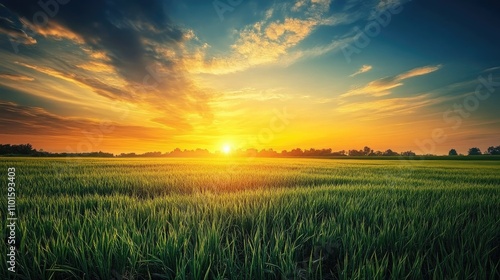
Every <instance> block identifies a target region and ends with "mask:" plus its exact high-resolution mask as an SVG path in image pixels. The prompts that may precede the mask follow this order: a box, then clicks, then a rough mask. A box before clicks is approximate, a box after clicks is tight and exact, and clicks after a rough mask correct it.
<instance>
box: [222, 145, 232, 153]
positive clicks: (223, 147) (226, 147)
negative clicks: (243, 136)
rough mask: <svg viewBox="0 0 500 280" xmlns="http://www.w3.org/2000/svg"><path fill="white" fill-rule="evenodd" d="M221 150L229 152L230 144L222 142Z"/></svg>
mask: <svg viewBox="0 0 500 280" xmlns="http://www.w3.org/2000/svg"><path fill="white" fill-rule="evenodd" d="M222 152H223V153H224V154H226V155H228V154H230V153H231V145H229V144H224V145H223V146H222Z"/></svg>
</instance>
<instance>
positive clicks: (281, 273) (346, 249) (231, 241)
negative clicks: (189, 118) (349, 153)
mask: <svg viewBox="0 0 500 280" xmlns="http://www.w3.org/2000/svg"><path fill="white" fill-rule="evenodd" d="M10 166H14V167H16V170H17V183H18V185H19V187H18V189H17V195H18V201H17V203H18V215H19V216H20V220H19V228H18V234H17V239H18V241H20V246H19V248H18V274H17V277H18V278H19V279H70V278H77V279H405V278H409V279H444V278H455V279H498V278H500V219H499V217H500V173H499V171H500V165H499V163H498V162H490V161H481V162H469V161H467V162H464V161H446V162H444V161H432V162H414V163H408V162H400V161H373V160H371V161H365V160H350V161H342V160H316V159H258V160H255V161H247V160H244V159H239V160H232V159H220V160H213V159H211V160H203V159H75V160H72V161H69V162H67V161H65V160H60V159H59V160H58V159H14V158H9V159H6V160H5V159H3V160H1V161H0V168H1V169H0V170H6V168H7V167H10ZM4 178H5V179H3V182H4V184H3V185H5V186H6V176H4ZM1 203H2V204H1V213H2V217H1V218H2V220H3V221H5V217H6V215H5V209H6V197H5V199H2V202H1ZM2 230H3V231H2V232H6V231H5V222H4V223H2ZM0 261H1V262H2V266H3V267H4V268H6V255H5V253H2V254H1V255H0ZM12 276H13V275H11V274H8V273H7V270H6V269H2V270H1V271H0V278H1V279H9V277H12Z"/></svg>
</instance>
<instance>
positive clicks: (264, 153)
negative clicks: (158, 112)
mask: <svg viewBox="0 0 500 280" xmlns="http://www.w3.org/2000/svg"><path fill="white" fill-rule="evenodd" d="M0 155H1V156H35V157H68V156H73V157H124V158H129V157H211V156H218V155H220V152H215V153H211V152H210V151H208V150H207V149H195V150H187V149H184V150H181V149H179V148H176V149H174V150H173V151H170V152H166V153H162V152H147V153H142V154H136V153H121V154H119V155H114V154H112V153H105V152H101V151H99V152H90V153H50V152H46V151H43V150H42V149H41V150H36V149H34V148H33V147H32V146H31V144H20V145H11V144H0ZM231 155H233V156H241V157H344V156H346V157H347V156H349V157H359V156H368V157H372V156H373V157H383V156H392V157H394V156H403V157H414V156H417V155H416V154H415V153H414V152H412V151H405V152H401V153H398V152H395V151H393V150H391V149H387V150H386V151H374V150H372V149H371V148H370V147H368V146H366V147H364V148H363V149H361V150H355V149H354V150H348V151H345V150H340V151H332V149H330V148H328V149H314V148H311V149H305V150H302V149H300V148H296V149H292V150H290V151H287V150H282V151H281V152H278V151H275V150H273V149H261V150H257V149H253V148H252V149H246V150H243V149H239V150H235V151H232V152H231ZM448 155H449V156H459V155H461V154H458V152H457V150H455V149H451V150H450V151H449V153H448ZM467 155H469V156H477V155H500V146H496V147H494V146H491V147H489V148H488V149H487V150H486V151H485V152H484V153H482V152H481V150H480V149H479V148H477V147H473V148H470V149H469V150H468V152H467ZM425 156H433V155H425Z"/></svg>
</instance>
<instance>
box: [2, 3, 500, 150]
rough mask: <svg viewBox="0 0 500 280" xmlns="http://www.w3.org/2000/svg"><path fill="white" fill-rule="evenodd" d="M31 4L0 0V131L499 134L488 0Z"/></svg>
mask: <svg viewBox="0 0 500 280" xmlns="http://www.w3.org/2000/svg"><path fill="white" fill-rule="evenodd" d="M42 3H45V5H46V6H45V7H44V6H43V5H40V4H38V3H37V1H22V3H21V2H20V1H10V0H9V1H7V0H6V1H2V4H1V6H0V58H1V60H2V64H1V65H0V89H1V90H0V107H1V111H0V128H1V131H2V132H0V134H1V138H2V141H0V142H2V143H3V142H8V143H26V142H30V143H32V144H33V145H34V146H35V147H39V148H44V149H46V150H51V151H68V150H71V151H90V150H93V151H94V150H95V151H96V150H106V151H111V152H126V151H137V152H141V151H151V150H161V151H164V150H169V149H173V148H175V147H181V148H198V147H199V148H208V149H210V150H218V149H220V147H221V146H223V145H231V146H233V147H234V148H243V149H244V148H259V149H260V148H275V149H277V150H281V149H291V148H295V147H301V148H310V147H315V148H326V147H331V148H333V149H334V150H341V149H352V148H362V147H363V146H364V145H369V146H371V147H372V148H374V149H379V150H384V149H388V148H391V149H394V150H397V151H404V150H413V151H416V152H417V153H423V154H425V153H441V154H443V153H447V151H448V150H449V149H451V148H456V149H457V150H458V151H459V152H461V153H466V151H467V149H468V148H470V147H472V146H478V147H480V148H481V149H482V150H485V149H486V148H487V147H488V146H492V145H498V144H499V143H496V142H495V141H497V139H499V136H500V135H499V134H500V132H499V131H500V130H499V128H500V115H499V114H498V110H497V108H496V107H497V106H498V104H500V98H499V95H498V89H497V88H498V87H499V86H500V84H499V83H500V53H499V52H498V47H499V46H500V33H499V32H498V30H497V28H498V26H500V19H498V17H497V15H498V12H499V8H498V5H497V4H496V2H495V1H484V0H483V1H453V2H452V1H438V2H435V1H427V0H422V1H416V0H413V1H405V0H373V1H353V0H347V1H328V0H313V1H311V0H308V1H306V0H298V1H250V0H241V1H236V0H234V1H160V0H149V1H131V0H128V1H105V2H103V1H97V0H93V1H77V0H69V1H67V0H64V1H63V0H59V1H56V0H49V1H46V2H42ZM285 111H286V112H288V113H287V114H288V115H289V117H290V118H289V119H283V118H279V120H281V122H282V124H283V125H279V126H278V125H276V123H275V122H274V120H276V118H277V113H276V112H285ZM282 114H283V113H281V115H282ZM278 115H279V114H278ZM103 124H106V125H105V127H107V128H108V129H104V128H103ZM439 132H442V133H439ZM441 134H442V135H443V136H442V137H433V135H434V136H436V135H441Z"/></svg>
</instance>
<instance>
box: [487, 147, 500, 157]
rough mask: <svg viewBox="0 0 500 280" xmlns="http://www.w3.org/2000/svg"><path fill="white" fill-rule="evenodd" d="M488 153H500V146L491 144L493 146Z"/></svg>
mask: <svg viewBox="0 0 500 280" xmlns="http://www.w3.org/2000/svg"><path fill="white" fill-rule="evenodd" d="M487 153H488V154H489V155H500V146H496V147H493V146H491V147H489V148H488V151H487Z"/></svg>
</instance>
